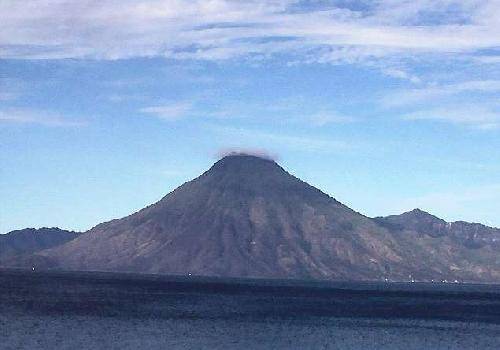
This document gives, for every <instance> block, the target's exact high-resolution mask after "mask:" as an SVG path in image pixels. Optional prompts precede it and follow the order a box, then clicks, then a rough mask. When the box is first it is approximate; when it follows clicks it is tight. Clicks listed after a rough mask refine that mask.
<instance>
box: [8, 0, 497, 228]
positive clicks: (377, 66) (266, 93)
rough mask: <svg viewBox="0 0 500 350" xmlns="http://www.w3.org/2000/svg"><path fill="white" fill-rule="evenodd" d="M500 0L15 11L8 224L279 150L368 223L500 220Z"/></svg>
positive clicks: (123, 205)
mask: <svg viewBox="0 0 500 350" xmlns="http://www.w3.org/2000/svg"><path fill="white" fill-rule="evenodd" d="M498 13H500V3H499V2H498V1H472V0H471V1H468V0H465V1H453V0H441V1H430V0H414V1H405V0H402V1H395V0H381V1H329V2H327V1H307V2H304V1H286V0H282V1H260V0H255V1H227V0H213V1H196V0H194V1H177V0H172V1H156V0H154V1H153V0H138V1H126V0H125V1H117V0H116V1H110V0H106V1H100V2H95V1H89V0H82V1H78V2H75V1H63V0H54V1H13V0H12V1H11V0H5V1H2V2H0V23H2V29H1V30H0V147H1V152H0V164H1V169H0V180H1V181H0V198H1V201H0V232H7V231H9V230H12V229H17V228H23V227H42V226H60V227H62V228H67V229H76V230H86V229H88V228H90V227H92V226H94V225H95V224H97V223H99V222H102V221H105V220H109V219H112V218H118V217H122V216H125V215H128V214H130V213H131V212H133V211H135V210H138V209H140V208H142V207H144V206H146V205H148V204H150V203H152V202H154V201H156V200H158V199H160V198H161V197H162V196H163V195H165V194H166V193H168V192H169V191H171V190H172V189H174V188H175V187H177V186H178V185H180V184H182V183H183V182H185V181H187V180H190V179H192V178H194V177H196V176H197V175H199V174H200V173H201V172H202V171H204V170H206V169H207V168H208V167H209V166H210V165H211V164H212V163H213V162H215V161H216V160H217V155H218V154H220V152H223V151H224V150H231V149H250V150H255V149H258V150H265V151H266V152H269V153H271V154H273V155H275V156H276V157H277V158H278V159H279V162H280V163H281V164H282V165H283V166H284V167H285V168H286V169H287V170H289V171H290V172H291V173H293V174H295V175H297V176H298V177H300V178H302V179H304V180H305V181H307V182H309V183H310V184H312V185H314V186H316V187H319V188H320V189H322V190H323V191H325V192H327V193H328V194H330V195H332V196H334V197H335V198H337V199H338V200H340V201H342V202H344V203H345V204H347V205H349V206H350V207H352V208H353V209H355V210H357V211H360V212H362V213H365V214H367V215H369V216H376V215H387V214H393V213H399V212H403V211H406V210H410V209H413V208H415V207H419V208H422V209H424V210H427V211H429V212H431V213H433V214H435V215H437V216H440V217H442V218H444V219H446V220H449V221H453V220H467V221H479V222H482V223H485V224H489V225H493V226H500V215H499V213H500V204H499V203H500V175H499V174H500V151H499V150H500V100H499V97H500V19H499V17H498V15H497V14H498Z"/></svg>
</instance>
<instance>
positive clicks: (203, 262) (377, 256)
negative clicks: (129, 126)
mask: <svg viewBox="0 0 500 350" xmlns="http://www.w3.org/2000/svg"><path fill="white" fill-rule="evenodd" d="M439 225H441V226H439ZM460 225H461V226H460ZM469 225H474V224H469ZM439 227H441V228H439ZM455 227H458V228H460V227H465V226H464V225H462V224H456V223H455ZM467 227H468V228H467V229H466V230H465V231H464V229H462V231H460V232H466V234H458V233H456V231H454V230H453V225H451V226H450V224H448V223H446V222H445V221H444V220H440V219H438V218H436V217H434V216H432V215H430V214H427V213H425V212H423V211H419V210H417V211H412V212H410V213H405V214H402V215H396V216H391V217H387V218H375V219H372V218H369V217H366V216H364V215H362V214H360V213H358V212H356V211H354V210H352V209H350V208H348V207H347V206H345V205H343V204H342V203H340V202H338V201H337V200H335V199H334V198H332V197H330V196H329V195H327V194H325V193H323V192H321V191H320V190H318V189H317V188H315V187H312V186H310V185H308V184H307V183H305V182H303V181H301V180H299V179H298V178H296V177H294V176H292V175H291V174H289V173H288V172H287V171H285V170H284V169H283V168H282V167H281V166H279V165H278V164H277V163H276V162H275V161H273V160H270V159H265V158H261V157H258V156H252V155H245V154H239V155H230V156H226V157H224V158H222V159H220V160H219V161H218V162H216V163H215V164H214V165H213V166H212V167H211V168H210V169H209V170H208V171H206V172H205V173H203V174H202V175H201V176H199V177H198V178H196V179H194V180H192V181H189V182H187V183H185V184H183V185H182V186H180V187H178V188H177V189H175V190H174V191H172V192H171V193H169V194H167V195H166V196H165V197H163V198H162V199H161V200H160V201H158V202H157V203H155V204H153V205H150V206H148V207H146V208H144V209H142V210H140V211H138V212H136V213H134V214H132V215H130V216H127V217H125V218H122V219H117V220H112V221H109V222H106V223H102V224H99V225H97V226H95V227H94V228H92V229H91V230H89V231H87V232H85V233H84V234H82V235H80V236H79V237H77V238H76V239H74V240H71V241H69V242H67V243H65V244H63V245H60V246H57V247H54V248H50V249H47V250H43V251H41V252H36V253H34V254H32V255H30V256H19V257H17V258H16V259H11V260H9V261H7V262H5V261H4V262H3V265H9V266H18V267H19V266H23V265H27V264H28V263H29V264H32V263H33V264H38V265H39V266H37V267H38V268H57V269H65V270H92V271H122V272H139V273H155V274H174V275H203V276H221V277H255V278H294V279H328V280H397V281H406V280H408V279H415V280H422V281H424V280H425V281H427V280H428V281H430V280H450V281H454V280H459V281H490V282H491V281H500V261H499V257H500V250H499V248H498V246H495V244H494V242H496V238H495V237H497V236H498V237H499V238H500V230H497V229H493V228H487V227H485V226H482V228H486V229H485V230H482V231H481V232H483V236H484V237H486V238H485V239H481V241H480V243H481V244H479V245H474V244H471V242H472V241H474V237H472V241H471V240H470V239H469V240H467V239H465V238H464V237H466V238H467V237H469V236H470V232H472V233H473V230H472V229H471V227H469V226H467ZM471 230H472V231H471ZM488 230H489V231H488ZM467 234H468V235H469V236H467ZM464 235H465V236H464ZM483 236H481V237H483ZM484 237H483V238H484ZM469 238H470V237H469Z"/></svg>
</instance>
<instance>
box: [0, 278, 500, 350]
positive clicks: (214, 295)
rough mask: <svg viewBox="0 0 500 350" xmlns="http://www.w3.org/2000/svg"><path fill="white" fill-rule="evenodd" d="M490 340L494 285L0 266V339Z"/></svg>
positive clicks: (152, 344)
mask: <svg viewBox="0 0 500 350" xmlns="http://www.w3.org/2000/svg"><path fill="white" fill-rule="evenodd" d="M240 348H246V349H363V350H367V349H405V350H410V349H500V287H499V286H484V285H441V284H415V283H413V284H384V283H306V282H285V281H262V280H260V281H257V280H254V281H252V280H234V279H232V280H229V279H209V278H196V277H155V276H137V275H124V274H121V275H120V274H101V273H61V272H59V273H55V272H52V273H39V272H35V273H31V272H21V271H0V349H240Z"/></svg>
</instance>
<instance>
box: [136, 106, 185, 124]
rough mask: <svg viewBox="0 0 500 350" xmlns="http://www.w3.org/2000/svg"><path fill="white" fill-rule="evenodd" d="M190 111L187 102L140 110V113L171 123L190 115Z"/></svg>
mask: <svg viewBox="0 0 500 350" xmlns="http://www.w3.org/2000/svg"><path fill="white" fill-rule="evenodd" d="M191 109H192V105H191V103H189V102H176V103H172V104H168V105H162V106H151V107H145V108H141V109H140V112H141V113H145V114H149V115H152V116H155V117H157V118H160V119H163V120H169V121H173V120H179V119H183V118H185V117H186V116H188V115H189V114H190V112H191Z"/></svg>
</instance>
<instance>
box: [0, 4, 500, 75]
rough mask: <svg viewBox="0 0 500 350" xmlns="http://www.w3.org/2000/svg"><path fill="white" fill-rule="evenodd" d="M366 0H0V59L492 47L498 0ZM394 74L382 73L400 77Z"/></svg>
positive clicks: (377, 55) (306, 55) (318, 54)
mask: <svg viewBox="0 0 500 350" xmlns="http://www.w3.org/2000/svg"><path fill="white" fill-rule="evenodd" d="M316 4H318V3H316ZM365 5H366V6H364V7H365V9H363V10H359V9H354V8H347V7H345V6H344V7H341V6H340V5H338V6H333V5H331V4H330V5H328V6H322V5H317V6H301V2H300V1H295V0H249V1H230V0H211V1H206V0H186V1H183V0H164V1H161V0H138V1H132V0H104V1H100V2H98V3H96V2H95V1H92V0H80V1H70V0H53V1H34V0H27V1H17V0H4V1H2V2H1V3H0V21H1V23H2V31H1V32H0V57H3V58H35V59H36V58H38V59H45V58H97V59H120V58H130V57H151V56H166V57H173V58H179V59H187V58H193V59H207V60H221V59H230V58H237V57H255V56H257V57H264V58H265V57H270V56H273V55H276V54H287V55H292V56H298V58H297V59H298V60H304V61H308V60H311V61H314V62H350V63H360V62H364V61H370V60H380V59H384V58H387V57H408V58H412V57H415V56H419V55H425V54H429V53H431V54H442V53H465V52H466V53H468V54H469V55H470V53H474V52H476V51H478V50H482V49H491V48H496V47H499V46H500V24H499V21H498V19H497V16H496V15H495V14H498V13H499V12H500V3H499V2H498V1H496V0H489V1H488V0H481V1H479V0H476V1H472V0H466V1H458V0H439V1H430V0H414V1H406V0H404V1H396V0H382V1H377V2H373V3H365ZM402 72H403V71H402V70H401V71H400V72H396V71H395V70H392V72H391V71H390V70H389V71H388V74H392V75H393V76H400V77H402V78H406V77H404V76H403V75H404V73H402ZM410 79H412V78H411V77H410Z"/></svg>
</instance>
